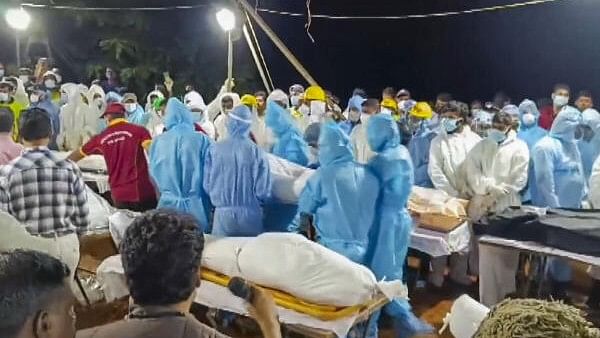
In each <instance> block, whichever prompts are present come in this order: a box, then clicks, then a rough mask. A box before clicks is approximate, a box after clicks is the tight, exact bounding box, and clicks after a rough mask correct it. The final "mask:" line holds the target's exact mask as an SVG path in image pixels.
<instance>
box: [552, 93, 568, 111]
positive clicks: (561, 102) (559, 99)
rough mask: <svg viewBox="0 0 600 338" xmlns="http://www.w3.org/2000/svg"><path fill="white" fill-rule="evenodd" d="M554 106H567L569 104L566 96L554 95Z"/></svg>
mask: <svg viewBox="0 0 600 338" xmlns="http://www.w3.org/2000/svg"><path fill="white" fill-rule="evenodd" d="M552 101H553V103H554V106H555V107H559V108H560V107H564V106H566V105H567V104H569V97H568V96H563V95H554V98H553V99H552Z"/></svg>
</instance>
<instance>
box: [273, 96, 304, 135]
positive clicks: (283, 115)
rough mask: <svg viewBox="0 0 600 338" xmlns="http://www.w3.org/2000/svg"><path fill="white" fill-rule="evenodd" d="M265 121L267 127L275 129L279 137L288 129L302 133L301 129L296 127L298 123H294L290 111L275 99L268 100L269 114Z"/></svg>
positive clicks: (274, 131)
mask: <svg viewBox="0 0 600 338" xmlns="http://www.w3.org/2000/svg"><path fill="white" fill-rule="evenodd" d="M265 123H266V125H267V127H269V128H270V129H271V130H273V133H274V134H275V135H276V136H277V137H280V136H281V135H283V134H285V133H286V132H288V131H292V132H295V133H296V134H298V135H301V133H300V130H298V128H296V124H295V123H294V120H292V116H291V115H290V113H289V111H287V110H286V109H284V108H282V107H281V106H280V105H278V104H277V103H275V102H274V101H268V102H267V115H266V117H265Z"/></svg>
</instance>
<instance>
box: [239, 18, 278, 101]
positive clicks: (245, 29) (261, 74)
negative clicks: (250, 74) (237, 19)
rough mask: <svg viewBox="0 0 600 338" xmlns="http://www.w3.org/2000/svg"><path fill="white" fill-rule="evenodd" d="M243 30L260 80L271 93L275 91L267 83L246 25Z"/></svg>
mask: <svg viewBox="0 0 600 338" xmlns="http://www.w3.org/2000/svg"><path fill="white" fill-rule="evenodd" d="M242 30H243V31H244V37H245V38H246V42H247V43H248V47H249V48H250V52H252V58H253V59H254V63H255V64H256V68H258V73H259V74H260V78H261V79H262V81H263V84H264V85H265V88H266V89H267V92H269V93H271V92H272V91H273V89H271V86H269V81H267V78H266V77H265V71H264V70H263V67H262V64H261V63H260V60H259V59H258V55H256V49H255V48H254V44H253V43H252V40H251V39H250V34H248V29H247V28H246V25H244V26H243V27H242Z"/></svg>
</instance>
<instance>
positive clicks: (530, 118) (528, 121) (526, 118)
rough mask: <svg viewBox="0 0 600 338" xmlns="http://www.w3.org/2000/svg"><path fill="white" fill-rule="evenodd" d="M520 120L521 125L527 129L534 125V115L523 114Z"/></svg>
mask: <svg viewBox="0 0 600 338" xmlns="http://www.w3.org/2000/svg"><path fill="white" fill-rule="evenodd" d="M521 119H522V120H523V124H524V125H525V126H527V127H529V126H532V125H533V124H534V123H535V115H533V114H531V113H526V114H523V117H521Z"/></svg>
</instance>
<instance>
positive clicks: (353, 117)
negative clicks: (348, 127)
mask: <svg viewBox="0 0 600 338" xmlns="http://www.w3.org/2000/svg"><path fill="white" fill-rule="evenodd" d="M348 119H349V120H350V121H352V122H358V120H360V112H359V111H356V110H351V111H349V112H348Z"/></svg>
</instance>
